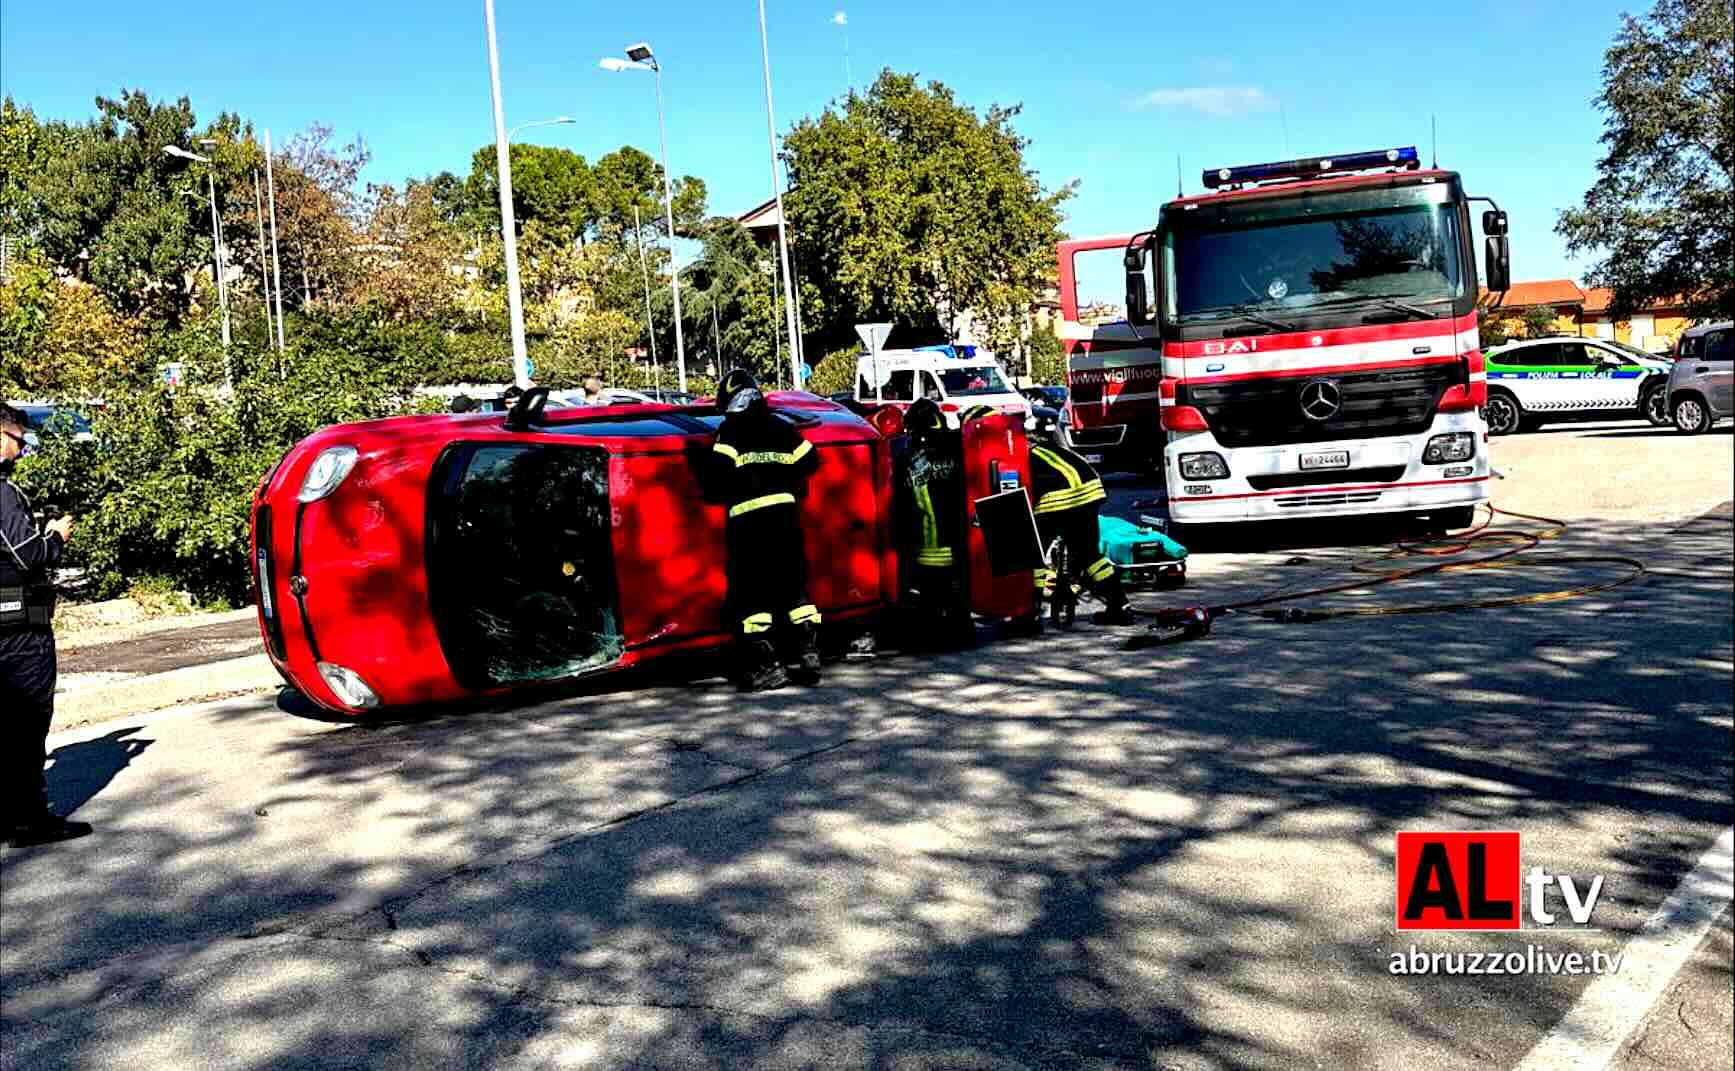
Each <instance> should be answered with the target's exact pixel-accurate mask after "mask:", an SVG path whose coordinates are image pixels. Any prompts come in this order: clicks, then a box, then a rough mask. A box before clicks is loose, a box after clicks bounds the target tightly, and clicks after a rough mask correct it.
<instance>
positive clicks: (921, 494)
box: [916, 484, 940, 547]
mask: <svg viewBox="0 0 1735 1071" xmlns="http://www.w3.org/2000/svg"><path fill="white" fill-rule="evenodd" d="M916 508H917V509H918V510H921V512H922V546H923V547H937V546H939V545H940V526H939V524H938V522H936V521H935V520H934V499H933V496H932V495H930V494H928V486H927V484H922V485H920V486H919V487H917V488H916Z"/></svg>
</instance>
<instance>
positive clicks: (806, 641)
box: [790, 625, 820, 686]
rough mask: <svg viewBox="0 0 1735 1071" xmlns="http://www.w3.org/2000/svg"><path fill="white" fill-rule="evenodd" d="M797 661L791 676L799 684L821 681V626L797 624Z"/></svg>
mask: <svg viewBox="0 0 1735 1071" xmlns="http://www.w3.org/2000/svg"><path fill="white" fill-rule="evenodd" d="M795 651H796V661H795V665H794V667H793V669H792V671H791V673H790V677H791V678H792V679H793V680H794V681H795V683H797V684H805V685H809V686H812V685H815V684H818V683H819V669H820V663H819V626H817V625H797V626H795Z"/></svg>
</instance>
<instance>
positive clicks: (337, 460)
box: [296, 446, 356, 502]
mask: <svg viewBox="0 0 1735 1071" xmlns="http://www.w3.org/2000/svg"><path fill="white" fill-rule="evenodd" d="M355 460H356V452H355V447H353V446H329V447H326V448H325V449H324V450H321V451H320V452H319V456H318V457H316V458H314V459H313V464H312V465H309V466H308V467H307V475H306V476H304V477H302V480H301V493H300V494H299V495H297V496H296V497H298V498H300V499H301V501H303V502H318V501H319V500H320V499H322V498H324V497H325V496H326V495H329V494H331V493H332V492H333V491H335V490H337V485H338V484H340V483H342V482H343V479H344V477H345V476H348V475H349V473H350V470H351V469H353V468H355Z"/></svg>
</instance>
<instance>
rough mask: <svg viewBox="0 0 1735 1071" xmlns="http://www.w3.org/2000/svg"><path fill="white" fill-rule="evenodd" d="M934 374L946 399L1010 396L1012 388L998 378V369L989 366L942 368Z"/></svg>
mask: <svg viewBox="0 0 1735 1071" xmlns="http://www.w3.org/2000/svg"><path fill="white" fill-rule="evenodd" d="M936 374H937V375H938V376H939V377H940V385H941V386H942V387H944V388H945V391H946V397H948V398H959V397H969V396H970V395H972V394H1010V393H1011V392H1012V388H1010V387H1008V386H1007V385H1006V381H1005V380H1004V379H1001V378H1000V369H999V368H997V367H995V366H994V365H991V364H983V365H970V366H968V367H965V368H942V369H939V370H938V371H937V372H936Z"/></svg>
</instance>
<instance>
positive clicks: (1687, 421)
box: [1669, 320, 1735, 434]
mask: <svg viewBox="0 0 1735 1071" xmlns="http://www.w3.org/2000/svg"><path fill="white" fill-rule="evenodd" d="M1732 394H1735V321H1731V320H1724V321H1722V322H1721V323H1713V324H1704V325H1702V326H1699V327H1693V328H1688V329H1687V332H1686V333H1685V334H1683V335H1682V336H1681V340H1680V341H1679V342H1678V343H1676V344H1675V367H1674V369H1673V371H1672V372H1671V373H1670V375H1669V413H1670V415H1671V416H1672V417H1673V419H1674V422H1675V427H1677V428H1679V429H1680V430H1682V431H1684V432H1687V433H1689V434H1697V433H1699V432H1702V431H1709V430H1711V425H1713V424H1715V423H1717V421H1718V420H1719V419H1720V418H1722V417H1726V416H1728V415H1729V414H1730V412H1731V410H1735V397H1732V396H1731V395H1732Z"/></svg>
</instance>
